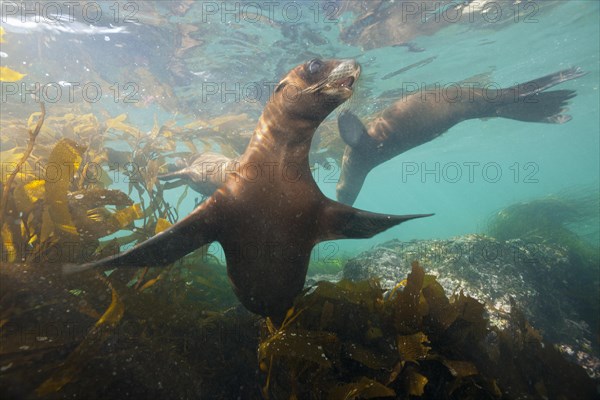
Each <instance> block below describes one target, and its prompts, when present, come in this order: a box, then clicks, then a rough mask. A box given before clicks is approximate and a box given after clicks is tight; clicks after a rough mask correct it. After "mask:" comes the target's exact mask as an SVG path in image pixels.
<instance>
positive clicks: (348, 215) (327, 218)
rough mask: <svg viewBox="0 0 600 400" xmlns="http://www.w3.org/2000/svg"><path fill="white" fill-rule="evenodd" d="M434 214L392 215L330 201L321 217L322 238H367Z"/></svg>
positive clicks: (321, 239)
mask: <svg viewBox="0 0 600 400" xmlns="http://www.w3.org/2000/svg"><path fill="white" fill-rule="evenodd" d="M432 215H433V214H413V215H390V214H378V213H372V212H368V211H363V210H359V209H356V208H353V207H350V206H347V205H344V204H341V203H337V202H333V201H332V202H330V203H329V204H328V205H327V206H325V209H324V215H323V217H322V218H321V224H322V225H321V227H320V230H321V232H320V233H321V235H320V240H319V241H323V240H334V239H366V238H370V237H372V236H374V235H376V234H378V233H380V232H383V231H385V230H387V229H389V228H391V227H393V226H396V225H398V224H400V223H402V222H405V221H408V220H411V219H415V218H423V217H430V216H432Z"/></svg>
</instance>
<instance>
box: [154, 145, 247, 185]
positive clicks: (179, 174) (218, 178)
mask: <svg viewBox="0 0 600 400" xmlns="http://www.w3.org/2000/svg"><path fill="white" fill-rule="evenodd" d="M236 162H237V161H236V160H235V159H231V158H229V157H226V156H224V155H223V154H219V153H213V152H209V151H207V152H204V153H199V154H195V155H194V156H192V157H191V158H190V159H189V160H188V162H187V163H186V164H187V165H184V166H182V167H181V168H179V169H177V170H175V171H172V172H168V173H166V174H162V175H158V176H157V178H158V179H160V180H161V181H170V182H169V183H168V184H165V189H172V188H174V187H177V186H181V185H188V186H189V187H191V188H192V189H194V190H195V191H196V192H198V193H200V194H201V195H203V196H210V195H211V194H213V193H214V191H215V190H217V189H218V188H219V186H221V185H222V184H223V183H224V182H225V180H226V176H227V173H228V171H233V170H234V168H235V163H236Z"/></svg>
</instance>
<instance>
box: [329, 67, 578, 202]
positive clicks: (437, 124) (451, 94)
mask: <svg viewBox="0 0 600 400" xmlns="http://www.w3.org/2000/svg"><path fill="white" fill-rule="evenodd" d="M583 75H585V73H584V72H582V71H581V69H579V68H570V69H566V70H563V71H560V72H557V73H554V74H550V75H547V76H544V77H542V78H539V79H535V80H532V81H529V82H526V83H523V84H520V85H516V86H512V87H509V88H507V89H497V90H495V89H490V88H485V87H484V88H477V87H472V86H460V85H456V86H450V87H447V88H443V89H442V88H437V89H432V90H427V91H424V92H421V91H419V92H416V93H412V94H410V95H408V96H406V97H403V98H401V99H400V100H397V101H396V102H394V103H393V104H392V105H391V106H390V107H388V108H386V109H385V110H383V112H382V113H381V115H379V116H378V117H376V118H375V119H374V120H373V121H372V122H371V123H370V124H369V125H368V127H365V126H364V125H363V123H362V122H361V121H360V120H359V119H358V117H356V115H354V114H352V113H351V112H349V111H344V112H342V113H340V115H339V116H338V128H339V131H340V135H341V137H342V139H343V140H344V141H345V142H346V144H347V146H346V149H345V151H344V156H343V158H342V169H341V173H340V179H339V181H338V184H337V199H338V200H339V201H340V202H342V203H345V204H349V205H352V204H354V202H355V201H356V198H357V197H358V194H359V192H360V190H361V188H362V185H363V183H364V181H365V179H366V177H367V175H368V174H369V172H370V171H371V170H372V169H373V168H375V167H376V166H378V165H379V164H382V163H384V162H385V161H388V160H390V159H391V158H393V157H395V156H397V155H399V154H401V153H404V152H405V151H407V150H409V149H412V148H413V147H417V146H420V145H422V144H423V143H427V142H429V141H430V140H433V139H435V138H436V137H438V136H440V135H441V134H442V133H444V132H446V131H447V130H448V129H450V128H451V127H453V126H454V125H456V124H458V123H459V122H461V121H465V120H467V119H474V118H490V117H501V118H510V119H515V120H519V121H526V122H545V123H549V124H562V123H565V122H567V121H569V120H570V119H571V117H570V116H568V115H563V114H562V113H563V112H565V111H566V109H565V107H566V103H567V101H568V100H569V99H571V98H573V97H574V96H575V91H574V90H556V91H551V92H544V90H546V89H548V88H550V87H552V86H555V85H558V84H559V83H562V82H565V81H568V80H571V79H575V78H579V77H581V76H583ZM442 90H444V92H443V93H442V92H441V91H442Z"/></svg>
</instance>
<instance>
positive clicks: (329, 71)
mask: <svg viewBox="0 0 600 400" xmlns="http://www.w3.org/2000/svg"><path fill="white" fill-rule="evenodd" d="M359 75H360V65H359V64H358V63H357V62H356V61H354V60H320V59H318V58H315V59H313V60H310V61H308V62H306V63H304V64H301V65H298V66H297V67H296V68H294V69H293V70H291V71H290V72H289V73H288V74H287V75H286V76H285V77H284V78H283V79H282V80H281V82H279V84H278V85H277V87H276V88H275V91H274V93H273V96H272V97H271V105H275V106H276V107H278V108H279V110H280V112H283V113H284V114H285V115H287V116H288V118H293V119H297V120H298V119H301V120H310V121H314V122H317V123H321V122H322V121H323V120H324V119H325V117H327V115H329V114H330V113H331V112H332V111H333V110H334V109H335V108H336V107H337V106H339V105H340V104H342V103H343V102H344V101H346V100H348V99H349V98H350V96H352V92H353V89H352V86H353V85H354V83H355V82H356V80H357V79H358V77H359Z"/></svg>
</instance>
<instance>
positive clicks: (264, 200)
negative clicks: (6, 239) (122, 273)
mask: <svg viewBox="0 0 600 400" xmlns="http://www.w3.org/2000/svg"><path fill="white" fill-rule="evenodd" d="M359 74H360V66H359V65H358V63H356V62H355V61H354V60H327V61H322V60H319V59H315V60H312V61H309V62H307V63H305V64H302V65H299V66H297V67H296V68H294V69H293V70H292V71H290V72H289V73H288V74H287V75H286V76H285V78H283V80H282V81H281V82H279V84H278V85H277V87H276V88H275V91H274V93H273V95H272V96H271V98H270V99H269V101H268V103H267V105H266V106H265V108H264V110H263V113H262V115H261V117H260V119H259V121H258V124H257V126H256V129H255V131H254V134H253V136H252V138H251V140H250V143H249V145H248V147H247V149H246V151H245V152H244V153H243V154H242V155H241V156H240V157H239V158H238V162H237V163H236V165H235V169H234V171H232V172H231V173H228V174H227V176H226V180H225V183H224V184H223V185H221V186H220V187H219V188H218V189H217V190H216V191H215V192H214V193H213V195H212V196H210V197H209V198H208V199H206V200H205V201H204V202H203V203H201V204H200V205H199V206H198V207H197V208H196V209H195V210H194V211H192V213H191V214H190V215H188V216H187V217H186V218H184V219H182V220H181V221H179V222H177V223H176V224H174V225H173V226H172V227H170V228H169V229H167V230H165V231H163V232H161V233H159V234H157V235H156V236H154V237H152V238H150V239H149V240H147V241H145V242H143V243H141V244H139V245H137V246H135V247H133V248H132V249H130V250H128V251H126V252H124V253H121V254H118V255H114V256H112V257H108V258H105V259H102V260H100V261H97V262H92V263H88V264H84V265H80V266H67V267H65V271H66V272H69V271H77V270H85V269H89V268H93V267H102V268H114V267H125V266H133V267H141V266H153V267H154V266H163V265H167V264H169V263H172V262H174V261H176V260H177V259H179V258H181V257H183V256H184V255H186V254H188V253H190V252H191V251H193V250H194V249H197V248H199V247H201V246H203V245H205V244H207V243H210V242H213V241H218V242H219V243H221V245H222V246H223V250H224V252H225V257H226V261H227V272H228V275H229V278H230V280H231V283H232V286H233V290H234V292H235V294H236V295H237V297H238V298H239V300H240V301H241V303H242V304H243V305H244V306H245V307H246V308H247V309H248V310H250V311H252V312H254V313H257V314H260V315H263V316H269V317H272V318H273V319H274V320H275V321H276V322H277V321H279V322H280V321H282V319H283V317H284V316H285V313H286V311H287V310H288V309H289V307H290V306H291V305H292V303H293V300H294V298H295V296H296V295H298V294H299V293H300V291H301V290H302V288H303V285H304V281H305V279H306V271H307V268H308V263H309V258H310V253H311V249H312V248H313V246H314V245H315V244H317V243H319V242H321V241H325V240H332V239H341V238H368V237H371V236H373V235H375V234H377V233H379V232H382V231H384V230H386V229H388V228H390V227H392V226H395V225H398V224H400V223H401V222H404V221H407V220H410V219H414V218H420V217H425V216H429V215H431V214H421V215H385V214H375V213H371V212H367V211H361V210H357V209H355V208H352V207H349V206H346V205H344V204H341V203H338V202H336V201H333V200H330V199H328V198H327V197H325V195H323V193H321V191H320V190H319V187H318V186H317V184H316V182H315V181H314V179H313V177H312V174H311V170H310V166H309V162H308V153H309V150H310V144H311V139H312V137H313V135H314V133H315V131H316V129H317V127H318V126H319V125H320V124H321V122H322V121H323V120H324V119H325V117H327V115H329V114H330V113H331V112H332V111H333V110H334V109H335V108H336V107H337V106H339V105H340V104H342V103H343V102H344V101H346V100H347V99H348V98H350V96H351V95H352V92H353V90H352V85H353V84H354V82H355V81H356V79H358V76H359Z"/></svg>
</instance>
